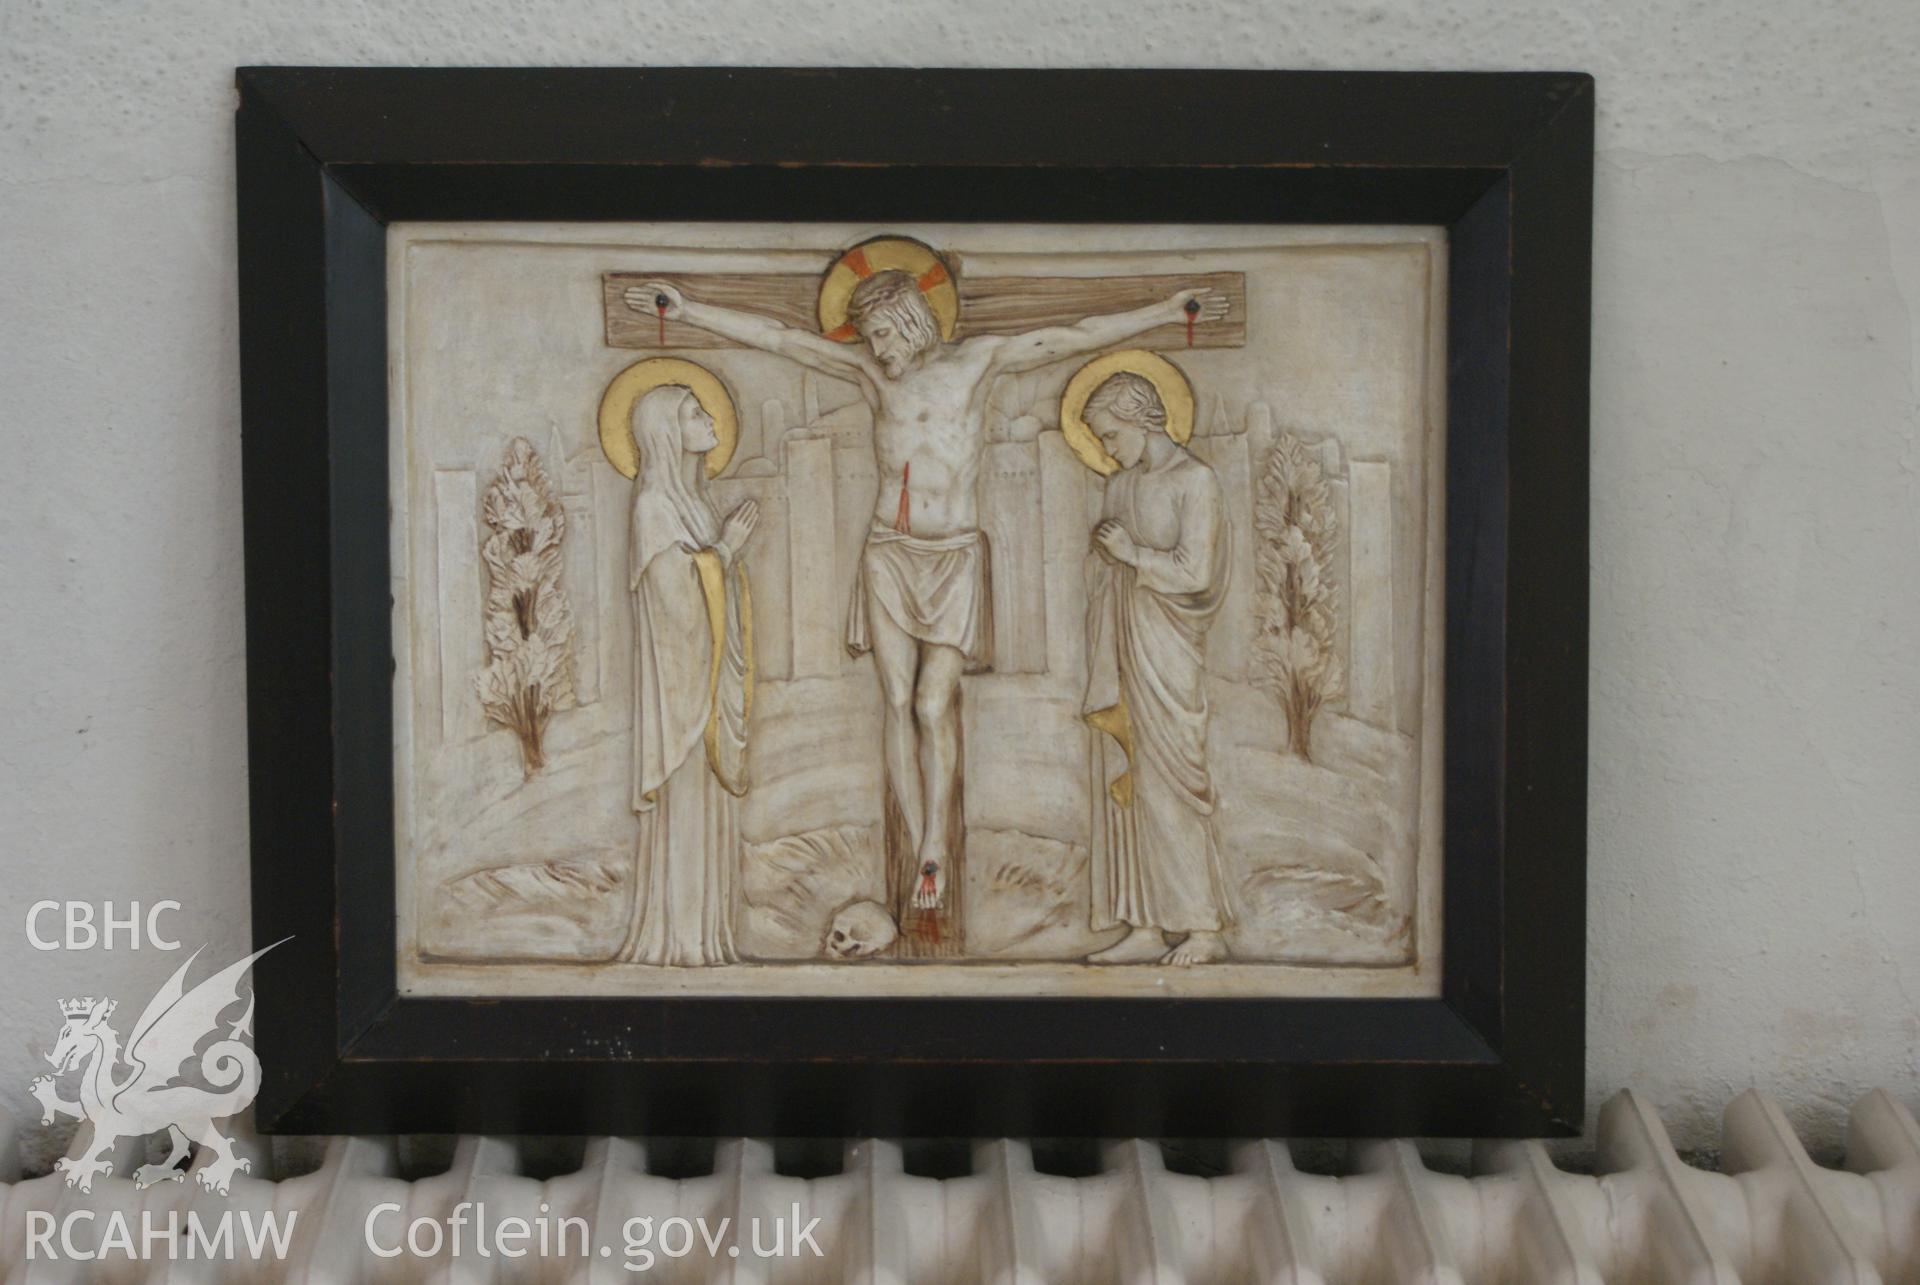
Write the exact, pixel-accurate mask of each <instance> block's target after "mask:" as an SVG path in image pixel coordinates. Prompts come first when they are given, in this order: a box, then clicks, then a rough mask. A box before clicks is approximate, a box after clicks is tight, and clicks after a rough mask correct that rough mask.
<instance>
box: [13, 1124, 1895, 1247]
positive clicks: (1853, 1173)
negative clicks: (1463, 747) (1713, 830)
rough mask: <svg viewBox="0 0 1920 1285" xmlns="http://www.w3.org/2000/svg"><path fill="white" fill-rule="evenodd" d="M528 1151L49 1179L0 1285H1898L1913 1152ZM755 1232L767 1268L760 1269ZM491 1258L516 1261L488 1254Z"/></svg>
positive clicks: (1873, 1128)
mask: <svg viewBox="0 0 1920 1285" xmlns="http://www.w3.org/2000/svg"><path fill="white" fill-rule="evenodd" d="M681 1149H682V1150H684V1147H682V1148H681ZM7 1150H8V1151H11V1150H12V1148H11V1147H9V1148H7ZM539 1150H540V1145H539V1144H538V1143H525V1144H523V1143H520V1142H516V1141H514V1140H510V1139H505V1138H491V1137H465V1138H461V1139H458V1140H457V1141H456V1142H455V1143H454V1145H453V1152H452V1160H451V1163H450V1164H448V1165H447V1166H446V1167H445V1168H444V1169H443V1170H442V1171H440V1172H437V1173H432V1174H430V1175H429V1176H423V1177H418V1178H415V1179H413V1180H412V1181H408V1180H406V1179H405V1178H403V1177H401V1176H400V1175H401V1172H402V1166H401V1151H400V1149H399V1148H398V1147H397V1146H396V1144H395V1142H394V1140H392V1139H377V1138H332V1139H327V1140H325V1143H324V1159H322V1160H321V1162H320V1164H319V1167H318V1168H317V1169H313V1170H311V1171H310V1172H305V1173H298V1174H294V1175H292V1176H283V1177H281V1178H279V1179H278V1180H277V1181H275V1180H273V1179H271V1178H269V1177H267V1176H265V1175H266V1174H267V1172H268V1170H269V1169H270V1168H271V1159H270V1149H269V1148H268V1147H267V1146H266V1145H264V1144H263V1143H262V1142H261V1141H260V1140H258V1139H243V1153H244V1154H247V1155H249V1156H250V1157H251V1159H252V1161H253V1170H252V1172H251V1173H249V1174H245V1175H241V1176H239V1177H237V1178H236V1179H235V1180H234V1183H233V1186H232V1189H231V1191H230V1192H229V1193H228V1194H226V1195H219V1194H217V1193H214V1192H209V1191H205V1190H202V1189H201V1187H200V1186H199V1185H198V1184H197V1183H195V1182H193V1181H191V1180H189V1181H186V1182H161V1183H158V1184H156V1185H154V1186H152V1187H149V1188H147V1189H145V1190H140V1189H138V1188H137V1187H136V1186H135V1184H134V1182H133V1181H132V1179H131V1178H130V1177H127V1176H124V1173H130V1172H131V1166H132V1163H133V1160H135V1159H144V1158H145V1157H133V1158H130V1159H128V1160H127V1161H126V1163H125V1164H124V1165H123V1166H122V1171H123V1175H122V1176H113V1177H105V1178H101V1179H98V1180H96V1182H95V1183H94V1187H93V1190H92V1192H91V1193H90V1194H88V1195H81V1194H79V1193H78V1192H76V1191H73V1190H71V1189H69V1188H68V1187H67V1186H66V1185H65V1184H64V1182H63V1180H62V1179H61V1178H60V1177H59V1176H57V1175H50V1176H45V1177H36V1178H28V1179H24V1180H20V1181H15V1182H12V1183H10V1184H7V1185H5V1186H0V1192H3V1193H4V1211H5V1212H4V1221H3V1222H0V1237H3V1239H0V1276H3V1277H4V1280H5V1281H7V1282H9V1283H13V1282H56V1281H87V1282H169V1283H175V1282H189V1281H192V1282H215V1281H223V1282H224V1281H235V1282H239V1281H244V1282H267V1281H289V1282H310V1283H318V1282H350V1283H354V1285H359V1283H363V1282H388V1281H394V1282H398V1281H431V1282H476V1283H477V1282H602V1281H623V1280H635V1279H640V1280H649V1279H651V1280H669V1281H676V1282H709V1281H713V1282H739V1283H745V1282H769V1283H785V1282H805V1283H807V1285H828V1283H831V1282H840V1281H847V1282H900V1283H902V1285H909V1283H910V1285H935V1283H940V1282H976V1281H981V1282H996V1283H1007V1285H1013V1283H1020V1285H1026V1283H1029V1282H1031V1283H1036V1285H1037V1283H1040V1282H1046V1283H1048V1285H1052V1283H1054V1282H1089V1283H1092V1282H1100V1283H1105V1282H1155V1283H1157V1285H1170V1283H1172V1282H1232V1283H1235V1285H1238V1283H1240V1282H1276V1283H1285V1285H1309V1283H1319V1282H1326V1283H1327V1285H1386V1283H1390V1282H1392V1283H1397V1282H1420V1283H1422V1285H1444V1283H1449V1282H1473V1283H1474V1285H1521V1283H1524V1285H1601V1282H1608V1283H1614V1282H1632V1283H1633V1285H1642V1283H1645V1285H1736V1283H1737V1282H1747V1283H1748V1285H1839V1283H1841V1282H1846V1283H1847V1285H1869V1283H1884V1285H1920V1128H1916V1125H1915V1122H1914V1117H1913V1115H1912V1114H1911V1113H1910V1112H1909V1111H1908V1110H1907V1108H1906V1107H1904V1106H1902V1105H1901V1104H1900V1103H1898V1102H1896V1101H1895V1100H1894V1099H1893V1098H1892V1097H1891V1096H1889V1095H1888V1094H1886V1093H1884V1092H1881V1091H1875V1092H1873V1093H1869V1094H1868V1095H1867V1096H1866V1097H1865V1098H1863V1099H1861V1101H1860V1102H1859V1104H1858V1105H1856V1106H1855V1107H1854V1109H1853V1111H1852V1114H1851V1117H1850V1120H1849V1131H1848V1137H1847V1154H1846V1168H1845V1169H1830V1168H1824V1167H1821V1166H1818V1165H1816V1164H1814V1163H1813V1161H1812V1160H1810V1159H1809V1157H1808V1155H1807V1152H1806V1149H1805V1148H1804V1147H1803V1146H1802V1144H1801V1142H1800V1140H1799V1139H1798V1138H1797V1137H1796V1136H1795V1134H1794V1132H1793V1130H1792V1129H1791V1128H1790V1127H1789V1126H1788V1124H1787V1122H1786V1120H1785V1118H1784V1117H1783V1116H1782V1115H1781V1113H1780V1110H1779V1108H1778V1107H1777V1106H1775V1105H1774V1103H1772V1102H1771V1101H1770V1100H1768V1099H1767V1098H1765V1097H1762V1096H1761V1095H1759V1094H1757V1093H1747V1094H1745V1095H1744V1096H1742V1097H1740V1098H1739V1099H1737V1100H1736V1101H1734V1103H1733V1104H1732V1105H1731V1106H1729V1107H1728V1108H1727V1111H1726V1116H1725V1133H1724V1139H1723V1148H1722V1153H1721V1165H1722V1169H1723V1172H1712V1171H1708V1170H1705V1169H1701V1168H1696V1167H1692V1166H1690V1165H1688V1164H1686V1163H1685V1162H1683V1161H1682V1160H1681V1158H1680V1157H1679V1156H1678V1155H1677V1154H1676V1153H1675V1151H1674V1148H1673V1145H1672V1143H1671V1141H1670V1140H1669V1138H1668V1136H1667V1131H1666V1129H1665V1127H1664V1126H1663V1125H1662V1124H1661V1121H1660V1118H1659V1116H1658V1115H1657V1114H1656V1113H1655V1112H1654V1111H1653V1110H1652V1109H1651V1108H1650V1107H1649V1106H1648V1105H1647V1103H1646V1102H1645V1101H1644V1100H1643V1099H1641V1098H1640V1097H1638V1096H1636V1095H1635V1094H1633V1093H1631V1092H1626V1093H1622V1094H1620V1095H1619V1096H1618V1097H1616V1098H1614V1099H1613V1100H1612V1101H1611V1102H1609V1103H1608V1104H1607V1105H1606V1107H1605V1108H1604V1109H1603V1110H1602V1112H1601V1114H1600V1119H1599V1126H1598V1134H1597V1137H1596V1138H1595V1147H1594V1156H1595V1159H1596V1162H1597V1164H1596V1167H1597V1169H1598V1172H1597V1173H1595V1174H1583V1173H1573V1172H1567V1171H1565V1170H1562V1169H1560V1168H1558V1167H1556V1166H1555V1164H1554V1163H1553V1161H1552V1160H1551V1159H1550V1157H1549V1155H1548V1153H1547V1151H1546V1150H1545V1148H1543V1147H1542V1145H1541V1144H1540V1143H1537V1142H1529V1141H1521V1142H1481V1143H1477V1144H1475V1145H1474V1147H1473V1150H1472V1163H1471V1176H1463V1175H1458V1174H1450V1173H1442V1172H1436V1171H1434V1170H1433V1169H1430V1168H1429V1167H1428V1166H1427V1165H1426V1164H1425V1163H1423V1161H1422V1159H1421V1155H1420V1152H1419V1151H1418V1150H1417V1149H1416V1148H1415V1146H1414V1144H1413V1143H1412V1142H1409V1141H1404V1140H1402V1141H1372V1142H1356V1143H1352V1144H1349V1145H1348V1146H1347V1147H1346V1149H1345V1152H1344V1154H1345V1157H1346V1161H1345V1163H1344V1164H1343V1165H1340V1166H1331V1167H1338V1168H1340V1169H1341V1170H1342V1172H1340V1173H1339V1174H1338V1175H1337V1176H1335V1175H1329V1174H1321V1173H1315V1172H1304V1171H1302V1170H1301V1169H1300V1168H1297V1167H1296V1165H1295V1162H1294V1153H1293V1152H1292V1151H1290V1149H1289V1147H1288V1145H1287V1144H1286V1143H1284V1142H1279V1141H1271V1140H1269V1141H1252V1142H1240V1143H1232V1144H1228V1145H1227V1146H1226V1147H1224V1148H1223V1149H1221V1150H1220V1151H1218V1152H1217V1153H1215V1162H1214V1163H1211V1164H1203V1165H1198V1166H1195V1165H1193V1164H1190V1163H1186V1162H1184V1161H1180V1160H1176V1162H1175V1164H1174V1165H1173V1167H1171V1168H1170V1167H1169V1163H1168V1160H1167V1156H1168V1154H1170V1151H1169V1150H1167V1149H1163V1147H1162V1146H1161V1145H1160V1144H1157V1143H1153V1142H1145V1141H1139V1140H1130V1141H1123V1142H1110V1143H1104V1144H1098V1145H1097V1146H1092V1147H1090V1148H1088V1149H1086V1150H1085V1151H1084V1152H1082V1153H1081V1155H1080V1159H1079V1161H1078V1162H1077V1163H1076V1164H1071V1165H1065V1166H1063V1165H1061V1164H1060V1163H1059V1162H1058V1157H1057V1156H1055V1155H1051V1154H1050V1153H1049V1150H1048V1149H1047V1148H1046V1147H1044V1146H1042V1147H1040V1148H1038V1149H1036V1147H1035V1146H1034V1145H1030V1144H1028V1143H1024V1142H1016V1141H993V1142H979V1143H974V1144H972V1145H971V1147H970V1148H961V1149H959V1150H958V1151H954V1152H950V1153H948V1156H947V1161H946V1163H945V1164H944V1167H942V1166H941V1165H934V1166H931V1167H932V1168H933V1169H935V1170H938V1171H940V1172H942V1173H944V1175H945V1176H917V1175H916V1174H915V1173H913V1172H911V1170H913V1169H915V1168H918V1169H920V1170H922V1172H923V1174H924V1173H925V1172H926V1171H927V1170H928V1169H929V1166H928V1164H927V1163H926V1162H925V1158H924V1156H922V1155H921V1154H920V1152H919V1151H918V1150H917V1144H906V1145H904V1146H903V1144H901V1143H897V1142H890V1141H862V1142H851V1143H848V1144H846V1145H845V1147H844V1151H843V1154H842V1156H841V1162H840V1164H839V1166H838V1172H833V1173H819V1172H817V1171H819V1170H821V1169H828V1168H832V1167H833V1166H832V1165H831V1164H826V1165H821V1164H815V1165H813V1166H812V1169H813V1170H814V1171H815V1176H797V1175H795V1174H792V1173H783V1172H781V1171H782V1169H788V1170H792V1169H794V1168H795V1166H793V1165H791V1164H781V1163H780V1162H779V1160H778V1159H777V1156H776V1150H777V1148H776V1146H775V1145H774V1144H771V1143H768V1142H764V1141H756V1140H751V1139H737V1138H736V1139H726V1140H721V1141H719V1142H717V1143H715V1144H714V1145H713V1148H712V1153H711V1156H712V1160H711V1164H710V1165H709V1164H707V1163H706V1162H705V1158H704V1155H702V1156H701V1157H700V1159H699V1160H698V1161H697V1162H696V1163H694V1164H691V1165H690V1164H688V1163H687V1162H686V1160H685V1157H684V1156H681V1157H680V1158H679V1159H678V1160H675V1161H672V1162H670V1163H668V1162H664V1160H665V1158H664V1157H663V1155H662V1153H661V1151H660V1150H659V1149H656V1152H655V1154H654V1155H653V1156H652V1157H651V1162H650V1156H649V1148H648V1144H646V1143H645V1142H642V1141H638V1140H632V1139H624V1138H600V1139H594V1140H592V1141H590V1142H587V1143H586V1144H585V1150H584V1159H583V1161H581V1162H580V1163H578V1164H577V1166H574V1165H570V1166H569V1167H567V1169H566V1170H565V1171H564V1172H559V1173H554V1174H552V1175H550V1176H546V1177H541V1176H537V1170H538V1168H539V1165H537V1164H530V1163H529V1160H530V1157H532V1156H533V1155H534V1154H535V1153H536V1152H538V1151H539ZM1315 1154H1316V1155H1322V1154H1325V1151H1324V1148H1316V1150H1315ZM294 1167H297V1166H294ZM1320 1167H1330V1166H1320ZM801 1168H805V1166H801ZM662 1169H665V1170H667V1172H664V1173H663V1172H661V1170H662ZM1049 1169H1052V1170H1054V1171H1055V1172H1048V1171H1047V1170H1049ZM1063 1169H1064V1170H1065V1171H1064V1172H1063V1171H1062V1170H1063ZM695 1170H698V1172H694V1171H695ZM1196 1170H1197V1171H1196ZM961 1171H964V1172H961ZM676 1172H678V1173H679V1174H680V1175H681V1176H674V1174H675V1173H676ZM82 1211H84V1212H82ZM116 1213H117V1214H118V1215H119V1218H118V1220H117V1222H116V1219H115V1217H114V1215H115V1214H116ZM76 1214H78V1215H79V1216H77V1217H75V1215H76ZM189 1214H193V1215H197V1217H198V1218H199V1219H200V1220H201V1224H202V1225H201V1227H200V1231H201V1232H202V1233H204V1232H206V1231H207V1229H210V1228H212V1227H214V1226H215V1225H216V1223H217V1221H218V1220H219V1219H221V1217H222V1216H223V1215H231V1217H232V1218H234V1219H243V1218H245V1217H252V1218H261V1217H264V1216H265V1215H268V1214H273V1215H275V1216H276V1217H279V1218H280V1219H282V1220H283V1225H284V1224H285V1222H287V1221H290V1222H291V1228H290V1230H289V1233H288V1235H287V1238H286V1242H285V1246H284V1249H283V1250H281V1251H279V1252H275V1251H273V1250H271V1249H269V1250H267V1251H265V1252H260V1253H249V1252H247V1251H246V1249H245V1246H244V1244H242V1243H238V1242H240V1241H243V1240H244V1236H243V1235H237V1236H236V1244H235V1245H234V1246H233V1249H232V1251H231V1252H232V1253H233V1257H232V1258H230V1259H224V1260H222V1259H218V1258H216V1260H215V1261H209V1260H208V1259H207V1257H206V1256H204V1255H199V1254H195V1255H192V1256H188V1253H187V1252H186V1251H181V1250H178V1249H174V1250H170V1249H169V1247H168V1246H169V1244H175V1245H177V1244H178V1242H179V1241H180V1240H182V1239H184V1238H186V1236H187V1233H183V1234H182V1235H179V1236H175V1237H174V1238H173V1240H172V1241H171V1242H170V1241H168V1240H167V1239H166V1236H165V1232H166V1229H168V1228H169V1227H180V1226H183V1225H186V1224H185V1220H186V1219H187V1217H188V1215H189ZM288 1215H292V1217H291V1219H290V1220H289V1219H288V1217H287V1216H288ZM513 1219H522V1220H526V1226H527V1228H528V1229H529V1230H528V1234H527V1236H526V1237H524V1238H516V1237H514V1236H509V1238H508V1239H506V1240H502V1239H500V1238H499V1235H498V1233H499V1232H500V1230H501V1229H502V1227H505V1228H506V1229H508V1231H509V1232H517V1230H518V1228H517V1225H516V1224H514V1223H513V1222H512V1221H511V1220H513ZM701 1219H704V1220H705V1237H703V1235H702V1234H701V1233H700V1231H699V1230H697V1229H698V1228H700V1224H699V1223H698V1222H697V1221H696V1220H701ZM723 1219H724V1220H726V1222H725V1224H724V1225H723V1224H722V1223H721V1220H723ZM815 1220H817V1221H815ZM542 1225H544V1226H545V1227H546V1228H547V1230H548V1232H549V1233H551V1232H552V1230H553V1228H554V1227H555V1226H558V1227H559V1228H560V1241H561V1245H560V1246H558V1247H557V1246H556V1245H554V1244H553V1243H552V1241H551V1236H550V1237H549V1244H548V1246H547V1249H548V1252H547V1253H546V1254H545V1255H544V1256H543V1255H542V1254H540V1253H539V1252H538V1251H539V1244H538V1239H537V1236H538V1233H537V1232H536V1231H535V1230H534V1229H535V1228H538V1227H541V1226H542ZM116 1227H117V1228H118V1229H120V1230H119V1231H118V1232H116ZM143 1227H150V1228H157V1229H160V1231H159V1235H160V1237H161V1239H160V1241H159V1242H158V1244H157V1246H156V1244H155V1243H154V1242H152V1241H150V1242H148V1244H147V1246H146V1248H147V1250H148V1252H147V1254H146V1255H145V1256H144V1257H128V1256H125V1255H124V1254H121V1253H119V1252H116V1251H117V1245H116V1243H115V1242H114V1241H113V1239H112V1238H113V1237H114V1236H115V1235H116V1234H130V1235H131V1236H132V1237H133V1238H134V1240H135V1242H136V1249H137V1248H138V1237H139V1236H140V1234H141V1229H142V1228H143ZM683 1227H684V1229H685V1233H684V1240H683V1236H682V1228H683ZM49 1228H58V1229H59V1232H60V1233H64V1234H65V1235H66V1237H67V1239H66V1240H65V1241H64V1242H63V1241H62V1240H61V1239H60V1234H58V1233H49V1231H48V1229H49ZM488 1228H491V1229H492V1233H493V1236H494V1238H493V1239H492V1240H491V1241H490V1242H489V1241H488V1240H487V1229H488ZM36 1229H37V1230H38V1231H39V1232H40V1233H41V1235H42V1239H41V1240H40V1242H39V1243H38V1244H37V1245H36V1244H35V1243H34V1241H33V1238H34V1233H35V1231H36ZM749 1229H751V1230H749ZM716 1230H718V1231H719V1232H720V1235H719V1236H718V1237H714V1232H715V1231H716ZM776 1230H777V1231H778V1233H779V1235H780V1237H781V1242H782V1243H781V1245H780V1249H781V1250H782V1252H781V1253H780V1254H778V1255H774V1254H771V1253H769V1252H768V1251H770V1250H772V1249H773V1247H774V1246H773V1237H774V1234H775V1231H776ZM802 1230H805V1231H806V1232H807V1235H806V1237H805V1238H804V1239H803V1238H801V1237H800V1236H799V1235H797V1233H799V1232H801V1231H802ZM410 1235H411V1236H412V1237H413V1246H414V1248H413V1249H409V1248H408V1244H407V1242H408V1237H409V1236H410ZM643 1237H644V1239H643ZM709 1238H711V1243H712V1245H713V1249H712V1250H711V1252H710V1250H709ZM436 1240H437V1241H438V1243H437V1244H435V1243H434V1242H435V1241H436ZM456 1241H457V1242H458V1246H457V1252H456V1245H455V1242H456ZM683 1243H684V1245H685V1252H676V1251H679V1250H680V1249H681V1248H682V1245H683ZM196 1247H197V1246H196ZM562 1247H563V1248H564V1249H565V1250H566V1251H567V1252H566V1253H565V1254H562V1253H560V1252H558V1250H559V1248H562ZM510 1248H520V1249H521V1250H522V1253H523V1256H520V1257H512V1256H509V1255H508V1254H506V1253H505V1252H503V1251H504V1250H505V1249H510ZM102 1249H105V1250H106V1251H107V1252H106V1254H105V1256H103V1257H98V1258H88V1257H85V1255H87V1254H89V1253H98V1252H99V1251H101V1250H102ZM414 1249H417V1250H419V1251H420V1252H418V1253H415V1252H414ZM482 1249H486V1250H487V1251H488V1252H487V1254H486V1255H485V1256H483V1255H482V1253H481V1250H482ZM816 1249H817V1252H816ZM396 1251H397V1252H396ZM795 1251H797V1252H795Z"/></svg>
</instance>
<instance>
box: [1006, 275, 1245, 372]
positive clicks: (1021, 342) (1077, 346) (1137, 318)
mask: <svg viewBox="0 0 1920 1285" xmlns="http://www.w3.org/2000/svg"><path fill="white" fill-rule="evenodd" d="M1189 303H1192V304H1193V305H1194V311H1193V312H1192V313H1191V314H1189V313H1188V311H1187V305H1188V304H1189ZM1189 315H1191V317H1192V319H1193V320H1194V321H1196V322H1199V321H1218V320H1220V318H1222V317H1224V316H1226V315H1227V297H1226V296H1225V295H1223V294H1221V293H1220V292H1219V291H1218V290H1207V289H1198V290H1182V291H1180V292H1179V293H1178V294H1176V295H1173V296H1172V297H1171V298H1168V299H1165V300H1162V301H1161V302H1159V303H1155V304H1149V305H1147V306H1146V307H1144V308H1135V309H1134V310H1133V311H1131V312H1114V313H1108V314H1107V315H1105V316H1101V317H1088V318H1087V319H1086V320H1084V321H1077V322H1075V323H1074V324H1073V325H1071V326H1042V327H1041V328H1040V329H1038V330H1029V331H1027V332H1026V333H1025V334H1023V335H1004V336H994V337H992V338H990V339H989V338H982V339H977V340H973V341H971V342H974V343H990V344H992V345H993V351H992V362H991V366H990V367H989V369H990V371H991V373H994V374H1001V373H1011V372H1017V371H1023V370H1033V369H1035V368H1036V367H1040V366H1045V365H1047V364H1048V363H1050V362H1056V361H1061V360H1064V359H1065V358H1068V357H1080V356H1084V355H1086V354H1087V353H1093V352H1099V351H1100V350H1101V349H1102V348H1111V347H1113V346H1114V345H1115V344H1119V343H1124V342H1126V341H1127V340H1129V339H1131V338H1133V337H1134V336H1135V335H1137V334H1140V333H1142V332H1144V331H1148V330H1152V329H1153V328H1154V327H1155V326H1165V325H1177V324H1184V323H1185V322H1186V321H1187V320H1188V317H1189Z"/></svg>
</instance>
